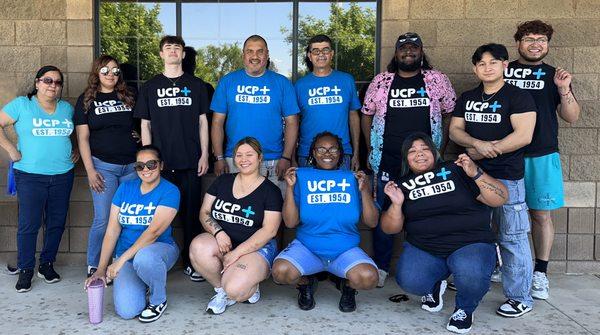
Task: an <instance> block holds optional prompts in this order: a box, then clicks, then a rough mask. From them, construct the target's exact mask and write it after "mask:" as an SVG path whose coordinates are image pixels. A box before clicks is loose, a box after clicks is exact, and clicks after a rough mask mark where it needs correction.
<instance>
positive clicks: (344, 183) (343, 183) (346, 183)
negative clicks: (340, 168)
mask: <svg viewBox="0 0 600 335" xmlns="http://www.w3.org/2000/svg"><path fill="white" fill-rule="evenodd" d="M337 186H339V187H341V188H342V192H343V191H346V187H350V184H348V182H346V178H344V179H342V182H341V183H338V184H337Z"/></svg>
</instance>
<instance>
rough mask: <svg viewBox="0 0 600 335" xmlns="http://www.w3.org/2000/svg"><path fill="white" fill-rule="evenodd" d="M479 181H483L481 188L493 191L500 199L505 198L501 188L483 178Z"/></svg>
mask: <svg viewBox="0 0 600 335" xmlns="http://www.w3.org/2000/svg"><path fill="white" fill-rule="evenodd" d="M481 182H482V183H483V185H481V187H482V188H484V189H486V190H490V191H492V192H494V193H495V194H496V195H497V196H499V197H500V198H502V199H506V195H505V194H504V191H503V190H502V189H501V188H499V187H498V186H496V185H494V184H492V183H490V182H488V181H485V180H482V181H481Z"/></svg>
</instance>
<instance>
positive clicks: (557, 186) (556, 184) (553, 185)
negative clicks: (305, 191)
mask: <svg viewBox="0 0 600 335" xmlns="http://www.w3.org/2000/svg"><path fill="white" fill-rule="evenodd" d="M525 201H526V202H527V206H529V208H531V209H536V210H553V209H558V208H561V207H562V206H564V204H565V198H564V194H563V178H562V169H561V166H560V155H559V154H558V152H555V153H552V154H549V155H545V156H540V157H525Z"/></svg>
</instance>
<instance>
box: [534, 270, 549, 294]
mask: <svg viewBox="0 0 600 335" xmlns="http://www.w3.org/2000/svg"><path fill="white" fill-rule="evenodd" d="M549 289H550V285H549V283H548V277H546V274H545V273H543V272H540V271H535V272H534V273H533V283H532V285H531V296H532V297H534V298H536V299H540V300H546V299H548V296H549V294H548V290H549Z"/></svg>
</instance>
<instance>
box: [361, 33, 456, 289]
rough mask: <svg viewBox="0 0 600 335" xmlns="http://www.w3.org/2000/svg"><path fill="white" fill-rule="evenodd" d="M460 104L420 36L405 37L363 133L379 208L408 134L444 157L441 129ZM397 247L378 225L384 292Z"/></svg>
mask: <svg viewBox="0 0 600 335" xmlns="http://www.w3.org/2000/svg"><path fill="white" fill-rule="evenodd" d="M455 102H456V93H454V89H452V85H451V84H450V80H449V79H448V77H447V76H446V75H445V74H443V73H441V72H440V71H437V70H433V69H432V67H431V65H429V62H428V61H427V57H426V56H425V53H424V52H423V41H422V40H421V37H419V35H417V34H416V33H410V32H409V33H405V34H403V35H400V36H399V37H398V40H397V41H396V52H395V54H394V57H393V58H392V60H391V61H390V63H389V64H388V67H387V71H386V72H383V73H380V74H378V75H377V76H375V78H374V79H373V81H371V84H370V85H369V88H368V89H367V93H366V95H365V101H364V105H363V108H362V113H363V114H364V115H363V118H362V120H361V128H362V131H363V132H364V134H365V139H366V142H367V148H369V164H370V166H371V168H372V169H373V172H374V175H375V179H376V180H375V182H374V183H373V185H374V186H375V195H376V201H377V204H378V205H379V208H381V206H382V205H383V200H384V198H385V195H384V193H383V187H384V186H385V184H386V183H387V182H388V181H390V180H392V179H395V178H396V177H398V173H399V172H400V166H401V164H402V155H401V149H402V142H403V141H404V139H405V138H406V137H407V136H408V135H409V134H411V133H413V132H423V133H425V134H429V135H430V136H431V138H432V139H433V141H434V143H435V145H436V146H437V148H438V149H440V150H441V151H442V154H443V151H444V147H445V144H446V143H447V138H448V129H447V127H442V125H443V124H444V123H443V122H442V115H448V116H449V115H450V113H452V111H453V109H454V104H455ZM445 124H447V123H445ZM443 128H444V129H443ZM392 247H393V236H392V235H387V234H385V233H384V232H383V231H382V230H381V228H380V225H379V224H378V225H377V227H376V228H375V229H374V230H373V249H374V256H375V257H374V260H375V263H376V264H377V267H378V269H379V284H378V287H383V284H384V282H385V278H386V277H387V274H388V271H389V268H390V260H391V258H392Z"/></svg>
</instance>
